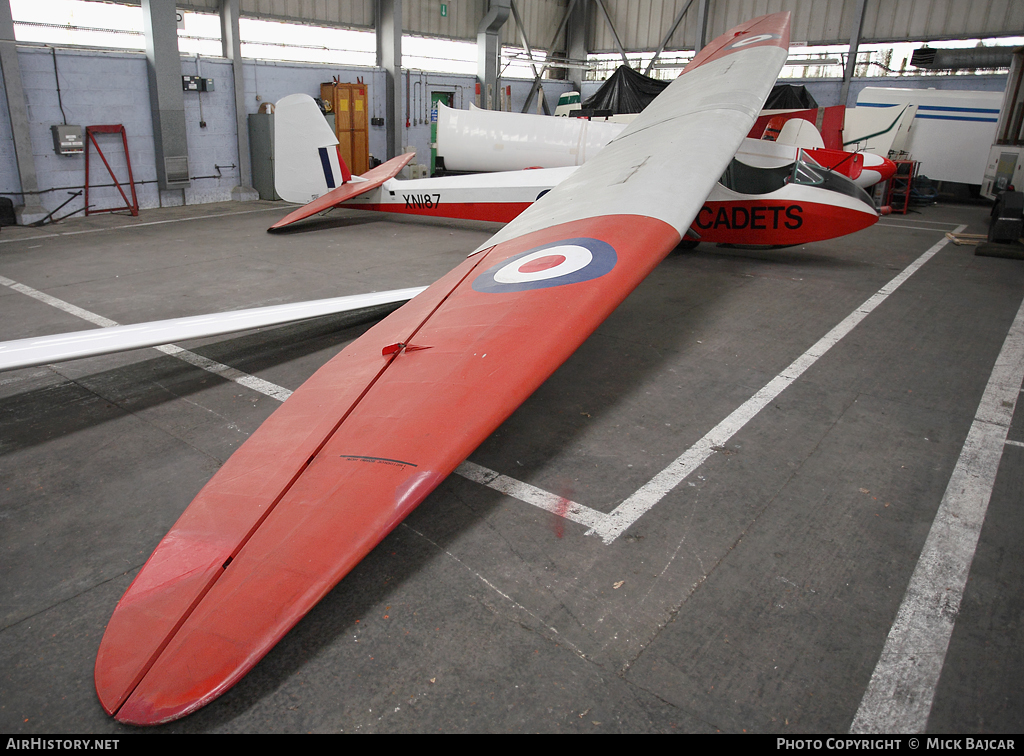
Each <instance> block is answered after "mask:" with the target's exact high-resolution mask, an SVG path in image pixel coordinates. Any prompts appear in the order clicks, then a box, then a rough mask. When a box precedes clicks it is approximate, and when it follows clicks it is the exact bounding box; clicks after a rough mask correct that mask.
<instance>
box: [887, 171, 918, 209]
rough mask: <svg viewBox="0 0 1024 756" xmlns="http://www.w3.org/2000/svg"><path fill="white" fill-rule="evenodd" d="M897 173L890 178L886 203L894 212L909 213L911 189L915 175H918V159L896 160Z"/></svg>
mask: <svg viewBox="0 0 1024 756" xmlns="http://www.w3.org/2000/svg"><path fill="white" fill-rule="evenodd" d="M893 162H894V163H896V173H895V175H894V176H893V177H892V178H890V179H889V187H888V190H887V196H886V203H885V204H887V205H889V207H891V208H892V211H893V212H894V213H903V214H904V215H906V214H907V210H908V209H909V208H910V190H911V189H913V184H914V177H915V176H917V165H918V164H917V161H916V160H894V161H893Z"/></svg>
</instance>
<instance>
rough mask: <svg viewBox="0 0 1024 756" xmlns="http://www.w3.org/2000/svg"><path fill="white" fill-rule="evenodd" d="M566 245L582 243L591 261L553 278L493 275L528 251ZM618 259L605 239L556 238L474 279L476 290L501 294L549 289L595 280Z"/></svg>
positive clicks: (503, 262)
mask: <svg viewBox="0 0 1024 756" xmlns="http://www.w3.org/2000/svg"><path fill="white" fill-rule="evenodd" d="M566 246H575V247H583V248H585V249H587V250H589V251H590V254H591V255H592V259H591V261H590V262H589V263H587V265H585V266H584V267H582V268H580V269H579V270H574V271H571V272H569V273H566V274H564V275H554V276H552V277H551V278H544V279H540V280H537V281H523V282H519V283H501V282H499V281H495V280H494V277H495V276H496V275H497V274H498V273H499V272H500V271H502V270H504V269H506V268H509V267H515V264H516V262H517V261H518V260H521V259H522V258H524V257H526V256H527V255H532V254H534V253H536V252H542V251H544V250H546V249H550V250H555V249H556V248H557V247H566ZM616 262H618V256H617V255H616V254H615V249H614V248H613V247H612V245H611V244H609V243H608V242H606V241H601V240H600V239H590V238H586V237H581V238H577V239H561V240H559V241H556V242H551V243H549V244H544V245H541V246H540V247H534V248H533V249H528V250H526V251H525V252H520V253H519V254H518V255H513V256H512V257H510V258H508V259H507V260H503V261H502V262H500V263H498V264H497V265H495V266H494V267H492V268H488V269H487V270H485V271H484V272H483V273H481V274H480V275H479V276H477V277H476V279H475V280H474V281H473V290H474V291H479V292H481V293H484V294H501V293H507V292H514V291H529V290H531V289H549V288H551V287H553V286H566V285H568V284H574V283H582V282H584V281H592V280H594V279H595V278H600V277H601V276H603V275H605V274H606V273H609V272H611V270H612V268H614V267H615V264H616ZM551 270H552V272H557V268H552V269H551Z"/></svg>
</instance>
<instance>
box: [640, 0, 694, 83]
mask: <svg viewBox="0 0 1024 756" xmlns="http://www.w3.org/2000/svg"><path fill="white" fill-rule="evenodd" d="M691 5H693V0H687V3H686V5H684V6H683V9H682V10H681V11H679V13H678V14H676V20H675V21H673V22H672V26H670V27H669V29H668V33H667V34H666V35H665V37H664V38H663V39H662V40H661V44H660V45H658V52H656V53H654V57H653V58H651V62H650V63H648V64H647V68H646V69H644V76H650V75H651V69H652V68H654V64H655V63H657V62H658V58H660V57H661V54H662V53H663V52H665V47H666V46H667V45H668V42H669V40H670V39H672V35H673V34H675V33H676V29H678V28H679V24H680V22H681V21H682V20H683V16H685V15H686V11H688V10H690V6H691Z"/></svg>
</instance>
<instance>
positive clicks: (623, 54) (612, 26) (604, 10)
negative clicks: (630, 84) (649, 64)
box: [597, 0, 629, 66]
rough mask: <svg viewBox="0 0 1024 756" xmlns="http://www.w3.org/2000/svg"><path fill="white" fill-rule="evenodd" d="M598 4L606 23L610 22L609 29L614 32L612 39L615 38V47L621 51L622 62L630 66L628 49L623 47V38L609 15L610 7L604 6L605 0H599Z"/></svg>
mask: <svg viewBox="0 0 1024 756" xmlns="http://www.w3.org/2000/svg"><path fill="white" fill-rule="evenodd" d="M597 5H598V7H599V8H600V9H601V13H602V14H604V20H605V23H606V24H608V29H609V30H610V31H611V33H612V39H613V40H615V49H616V50H618V51H619V56H620V57H621V58H622V64H623V65H624V66H629V60H628V59H627V58H626V51H625V50H624V49H623V48H622V40H620V39H619V33H618V32H617V31H615V24H613V23H612V17H611V16H609V15H608V9H607V8H606V7H605V6H604V0H597Z"/></svg>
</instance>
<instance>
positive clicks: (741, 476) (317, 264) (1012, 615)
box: [0, 203, 1024, 734]
mask: <svg viewBox="0 0 1024 756" xmlns="http://www.w3.org/2000/svg"><path fill="white" fill-rule="evenodd" d="M286 212H287V209H286V208H285V207H283V206H282V205H281V204H280V203H277V204H274V203H252V204H248V205H240V204H237V203H235V204H224V205H207V206H198V207H189V208H177V209H164V210H151V211H146V212H144V213H143V214H142V215H141V216H140V217H139V218H136V219H133V218H129V217H119V216H93V217H91V218H88V219H74V220H67V221H64V222H62V223H60V224H59V225H56V226H51V227H47V228H42V229H22V228H5V229H3V235H2V237H0V276H2V277H3V280H2V283H3V284H4V285H3V286H0V312H2V313H3V318H2V321H0V323H2V325H0V331H2V332H0V338H3V339H13V338H23V337H28V336H34V335H43V334H50V333H57V332H63V331H68V330H75V329H81V328H82V327H83V326H84V325H85V324H84V322H83V321H82V320H81V319H80V318H79V317H78V316H76V315H75V314H73V313H72V312H69V311H68V310H67V309H66V308H62V307H63V304H62V303H68V304H71V305H74V306H75V307H78V308H81V309H82V310H84V311H88V312H91V313H96V314H99V315H102V316H104V317H106V318H109V319H112V320H114V321H116V322H118V323H133V322H140V321H145V320H152V319H160V318H171V317H180V316H185V315H193V314H200V313H208V312H217V311H222V310H229V309H239V308H245V307H254V306H260V305H266V304H277V303H284V302H291V301H300V300H305V299H316V298H323V297H330V296H338V295H342V294H349V293H359V292H364V291H371V290H382V289H390V288H400V287H406V286H415V285H425V284H428V283H430V282H432V281H433V280H435V279H436V278H438V277H439V276H440V275H441V274H443V273H445V272H447V271H448V270H450V269H451V268H452V267H454V266H455V265H456V264H457V263H458V262H460V261H461V260H462V259H463V258H464V256H465V255H466V254H467V252H469V251H470V250H472V249H473V248H475V247H476V246H477V245H478V244H480V243H481V242H483V241H484V240H485V239H486V238H487V237H488V236H489V235H490V234H491V233H492V232H493V231H494V228H495V227H494V226H491V225H488V224H466V223H456V222H451V223H443V222H433V223H430V222H428V223H423V222H416V221H413V220H410V219H406V218H394V217H387V216H382V215H372V214H369V213H360V212H354V211H338V212H335V213H333V214H332V215H330V216H328V217H326V218H323V219H318V220H313V221H310V222H308V223H306V224H305V226H304V227H303V228H302V229H301V230H298V231H295V232H291V233H286V234H280V235H270V234H267V233H265V229H266V228H267V226H269V225H270V224H271V223H273V222H274V221H276V220H278V219H279V218H281V217H283V215H284V214H285V213H286ZM987 218H988V208H987V207H984V206H978V205H946V206H936V207H931V208H926V209H923V210H921V211H920V212H915V213H911V214H909V215H906V216H890V217H887V218H883V219H882V220H881V221H880V222H879V223H878V224H877V225H876V226H875V227H873V228H871V229H868V230H866V231H863V232H861V233H858V234H856V235H854V236H850V237H847V238H843V239H839V240H836V241H832V242H824V243H818V244H813V245H807V246H805V247H798V248H792V249H784V250H773V251H753V250H741V249H723V248H717V247H714V246H712V245H701V246H699V247H698V248H697V249H695V250H692V251H683V250H677V251H675V252H673V253H672V254H671V255H670V256H669V257H668V259H667V260H666V261H665V262H664V263H663V264H662V265H661V266H660V267H658V268H657V269H656V270H655V271H654V273H653V274H652V275H651V276H650V277H649V278H648V279H647V280H646V281H645V282H644V283H643V284H642V285H641V286H640V287H639V288H638V289H637V291H636V292H635V293H634V294H633V295H632V296H631V297H630V298H629V299H628V300H627V301H626V302H625V303H624V304H623V305H622V306H621V307H619V309H618V310H617V311H616V312H615V313H614V314H613V315H612V316H611V317H610V318H609V319H608V320H607V321H606V322H605V323H604V325H602V326H601V327H600V329H599V330H598V331H597V332H596V333H595V334H594V335H593V336H592V337H591V338H590V339H589V340H588V341H587V342H586V343H585V345H584V346H583V347H582V348H581V349H580V350H579V351H578V352H577V353H576V354H575V355H574V356H573V357H572V358H571V359H570V360H569V361H568V362H567V363H566V364H565V365H564V366H563V367H562V368H561V369H560V370H559V371H558V372H557V373H556V374H555V375H554V376H553V377H552V378H551V379H550V380H548V381H547V382H546V383H545V384H544V385H543V386H542V387H541V389H540V390H538V391H537V392H536V394H535V395H534V396H533V397H532V398H531V399H530V400H529V401H527V402H526V404H525V405H523V406H522V407H521V408H520V409H519V410H518V411H517V412H516V413H515V414H514V415H513V416H512V417H511V418H510V419H509V420H508V421H507V422H506V423H505V424H504V425H503V426H502V427H501V428H500V429H499V430H498V431H497V432H496V433H495V434H494V436H493V437H492V438H490V439H488V440H487V441H486V442H485V443H484V444H483V445H482V446H481V447H480V448H479V449H478V450H477V451H476V452H475V453H474V454H473V455H472V457H471V458H470V462H471V463H472V464H471V465H467V466H466V467H464V468H462V473H461V474H454V475H452V476H451V477H450V478H449V479H448V480H446V481H445V482H444V483H443V484H442V485H441V486H440V488H439V489H438V490H437V491H436V492H435V493H434V494H432V495H431V496H430V497H429V498H428V499H427V500H426V501H425V502H424V503H423V504H422V505H421V506H420V507H419V508H418V509H417V510H416V511H415V512H414V513H413V514H412V515H411V516H410V517H409V518H408V520H406V522H405V523H404V524H403V525H401V526H399V527H398V528H397V529H396V530H395V531H394V532H393V533H392V534H391V535H390V536H389V537H388V538H387V539H386V540H385V541H384V542H383V543H382V544H381V545H380V546H379V547H378V548H377V549H376V550H374V551H373V552H372V553H371V554H370V556H369V557H367V558H366V559H365V560H364V561H363V562H362V563H361V564H360V565H359V566H358V567H357V568H356V569H355V570H354V571H353V572H352V573H351V574H350V575H349V576H348V577H346V578H345V579H344V580H343V581H342V583H341V584H340V585H339V586H338V587H337V588H336V589H335V590H334V591H333V592H332V593H330V594H329V595H328V596H327V598H326V599H324V600H323V601H322V602H321V603H320V604H319V605H318V606H317V607H316V608H315V609H314V610H313V611H312V612H311V613H310V614H309V615H308V616H307V617H306V618H305V619H304V620H303V621H302V622H301V623H300V624H299V625H298V626H297V627H296V628H295V629H294V630H293V631H292V632H291V633H289V634H288V635H287V636H286V637H285V638H284V639H283V641H282V642H281V643H279V644H278V645H277V647H276V648H274V649H273V650H272V651H271V652H270V654H269V655H268V656H267V657H265V658H264V659H263V660H262V661H261V662H260V663H259V664H258V665H257V666H256V667H255V669H254V670H253V671H252V672H250V673H249V674H248V675H247V676H246V677H245V678H244V679H243V680H242V681H241V682H240V683H239V684H238V685H236V686H235V687H234V688H233V689H232V690H230V691H229V692H228V693H226V694H225V695H224V696H223V697H221V698H220V699H218V700H217V701H215V702H214V703H212V704H211V705H209V706H207V707H206V708H204V709H202V710H200V711H199V712H197V713H195V714H193V715H191V716H189V717H186V718H185V719H183V720H180V721H178V722H175V723H172V724H169V725H166V726H164V727H162V728H158V730H163V731H166V732H309V731H313V732H420V731H422V732H436V731H446V732H461V731H478V732H533V731H539V732H638V733H639V732H673V731H674V732H716V731H723V732H740V731H746V732H766V733H778V734H786V733H794V734H795V733H807V732H818V733H822V732H825V733H837V734H842V733H847V732H849V731H850V730H851V727H853V728H854V729H858V728H859V729H864V730H870V729H877V730H881V731H883V732H892V731H895V730H896V729H898V728H902V727H910V728H916V729H917V730H918V731H921V730H926V731H928V732H943V733H965V734H970V733H997V732H1011V733H1012V732H1020V731H1021V730H1022V729H1024V687H1022V686H1021V685H1020V680H1021V679H1022V677H1024V626H1022V623H1021V617H1022V614H1024V610H1022V607H1024V604H1022V592H1021V588H1020V586H1021V585H1022V584H1024V574H1022V573H1024V546H1022V543H1024V539H1022V538H1021V533H1022V530H1024V527H1022V526H1024V507H1022V506H1021V490H1022V482H1024V481H1022V477H1024V448H1022V447H1024V444H1022V442H1024V420H1022V419H1021V417H1020V416H1015V415H1014V414H1013V407H1014V403H1015V401H1016V399H1017V395H1018V391H1019V390H1020V386H1021V375H1020V371H1021V370H1024V361H1022V358H1021V355H1020V352H1021V350H1022V349H1024V336H1022V332H1021V329H1022V327H1024V324H1022V323H1021V319H1020V316H1019V315H1018V312H1019V310H1020V308H1021V300H1022V295H1024V263H1021V262H1020V261H1013V260H1005V259H995V258H988V257H976V256H975V255H974V254H973V250H972V248H970V247H959V246H955V245H953V244H950V243H944V242H945V235H944V234H945V232H947V231H951V230H954V229H957V228H959V227H961V226H965V228H964V229H963V230H964V231H966V232H972V233H984V231H985V230H986V228H987ZM19 285H20V286H19ZM40 292H42V293H43V294H45V295H48V296H49V297H50V299H47V298H46V297H45V296H44V297H40V296H39V293H40ZM1015 319H1016V322H1015ZM372 322H373V319H372V317H362V318H352V317H351V316H345V317H329V318H322V319H319V320H315V321H308V322H304V323H299V324H294V325H288V326H282V327H277V328H268V329H264V330H262V331H258V332H248V333H244V334H240V335H237V336H234V337H219V338H216V339H207V340H203V341H196V342H189V343H184V344H182V345H181V346H183V347H185V348H187V349H188V350H190V351H191V352H192V353H195V354H198V355H202V356H203V357H206V358H208V359H209V360H212V361H214V362H216V363H219V364H221V365H225V366H228V369H226V371H221V373H220V374H217V373H211V372H209V371H207V370H204V369H201V368H200V367H197V366H195V365H194V364H190V363H189V362H186V361H183V360H182V359H178V358H176V357H173V356H169V355H166V354H162V353H160V352H157V351H154V350H152V349H149V350H139V351H135V352H130V353H126V354H122V355H113V356H107V357H97V358H92V359H85V360H79V361H75V362H68V363H64V364H60V365H53V366H47V367H39V368H29V369H24V370H18V371H11V372H7V373H4V374H2V375H0V575H2V580H0V612H2V616H0V732H5V733H10V734H19V733H23V734H31V733H69V732H75V733H110V734H117V733H122V734H124V733H127V732H133V731H135V730H134V729H133V728H129V727H124V726H122V725H119V724H118V723H117V722H115V721H113V720H111V719H109V718H108V717H107V716H106V715H105V714H104V713H103V711H102V710H101V708H100V706H99V704H98V702H97V700H96V697H95V693H94V691H93V681H92V668H93V663H94V659H95V653H96V649H97V647H98V644H99V641H100V638H101V636H102V633H103V629H104V627H105V624H106V622H107V620H108V618H109V617H110V614H111V612H112V610H113V608H114V606H115V604H116V602H117V600H118V598H119V597H120V596H121V594H122V593H123V592H124V590H125V589H126V588H127V587H128V584H129V583H130V581H131V580H132V578H133V576H134V575H135V574H136V572H137V571H138V569H139V568H140V566H141V565H142V564H143V562H144V561H145V559H146V558H147V556H148V555H149V553H150V552H151V550H152V549H153V548H154V546H155V545H156V544H157V542H158V541H159V539H160V538H161V537H162V536H163V535H164V533H165V532H166V531H167V530H168V528H169V527H170V526H171V525H172V524H173V523H174V521H175V520H176V518H177V517H178V516H179V514H180V513H181V512H182V510H183V509H184V508H185V507H186V506H187V505H188V503H189V502H190V501H191V500H192V498H193V496H194V495H195V494H196V492H197V491H198V490H199V489H200V487H201V486H202V485H203V484H204V483H205V482H206V481H207V480H208V479H209V478H210V476H211V475H212V474H213V473H214V471H215V470H216V469H217V468H218V467H219V466H220V465H221V464H222V463H223V461H224V460H225V459H226V458H227V457H228V456H229V455H230V454H231V452H232V451H233V450H234V449H235V448H237V447H238V445H239V444H240V442H241V441H242V440H243V439H245V438H246V436H247V435H248V434H249V433H251V432H252V431H253V430H254V429H255V428H256V427H257V426H258V425H259V424H260V423H261V422H262V421H263V420H264V419H265V418H266V417H267V416H268V415H269V414H270V413H271V412H272V411H273V410H274V409H275V407H276V406H278V401H279V400H278V399H277V398H274V389H275V388H277V387H282V388H283V389H287V390H294V389H295V388H297V387H298V386H299V385H300V384H301V383H302V382H303V381H304V380H305V379H306V378H307V377H308V376H309V375H310V374H312V373H313V372H314V371H315V370H316V369H317V368H318V367H319V366H320V365H322V364H323V363H324V362H326V361H327V360H328V359H329V358H330V357H332V356H333V355H334V354H335V353H337V351H338V350H340V349H341V348H342V347H343V346H344V345H345V344H346V343H347V342H349V341H350V340H352V339H353V338H355V337H357V336H358V335H359V334H360V333H361V332H363V331H364V330H365V329H366V328H368V327H369V325H370V324H371V323H372ZM1001 353H1002V354H1003V356H1002V357H1001V358H1000V359H998V360H997V357H999V355H1000V354H1001ZM244 376H256V377H258V378H260V379H262V381H263V382H264V383H260V384H257V385H258V386H259V388H260V390H256V389H254V388H250V387H248V386H246V385H242V384H240V383H239V382H237V380H236V379H243V378H244ZM267 387H271V388H269V389H268V388H267ZM481 390H486V387H481ZM284 393H287V392H284ZM279 395H280V394H279ZM752 398H754V399H753V401H752ZM976 418H977V419H976ZM666 471H667V472H666ZM499 474H500V476H502V477H499ZM659 475H668V476H669V477H670V478H671V477H672V476H673V475H674V476H675V477H674V478H672V480H671V481H670V484H669V485H668V486H666V487H665V488H666V490H664V491H661V492H660V493H659V492H658V491H655V492H654V493H652V492H651V486H649V485H648V484H649V483H650V482H651V481H652V480H654V479H656V476H659ZM481 481H483V482H481ZM487 484H489V485H487ZM654 488H657V486H654ZM499 489H500V490H499ZM545 492H546V493H545ZM638 492H639V493H638ZM552 501H555V502H556V505H555V506H552V505H551V502H552ZM567 502H568V503H567ZM572 502H575V504H572ZM626 502H632V504H631V505H630V506H632V507H633V509H632V510H631V512H632V514H631V515H630V517H631V519H629V524H628V527H626V528H625V529H624V530H622V532H620V533H618V534H617V535H615V534H613V535H612V537H610V538H603V537H601V532H602V531H601V527H603V526H602V523H604V522H606V521H607V519H608V515H609V513H611V512H613V511H616V510H617V508H620V507H621V506H623V504H624V503H626ZM638 502H639V503H638ZM979 502H980V503H979ZM563 515H564V516H563ZM588 518H589V519H588ZM585 522H589V523H590V524H589V525H587V524H581V523H585ZM605 532H607V531H605ZM972 534H973V535H972ZM968 568H969V577H967V576H968V572H967V570H968ZM964 578H966V585H964ZM898 616H899V617H900V621H899V622H897V617H898ZM954 621H955V622H954ZM915 623H916V624H915ZM947 643H948V647H947ZM894 690H896V691H897V692H896V693H895V694H894V693H893V691H894ZM929 702H930V703H931V707H930V709H929V706H928V704H929ZM929 711H930V713H929Z"/></svg>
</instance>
